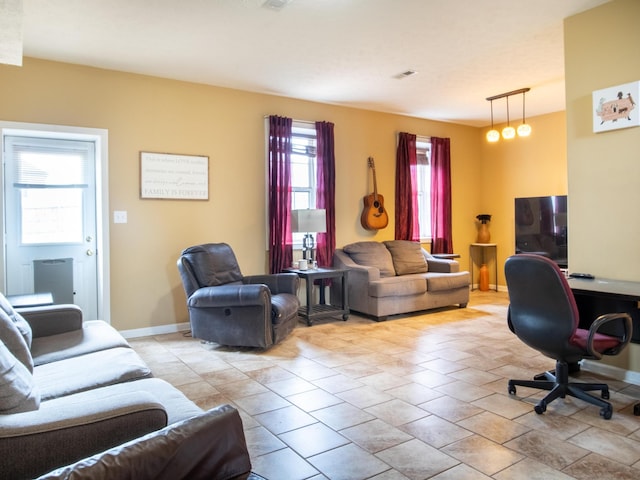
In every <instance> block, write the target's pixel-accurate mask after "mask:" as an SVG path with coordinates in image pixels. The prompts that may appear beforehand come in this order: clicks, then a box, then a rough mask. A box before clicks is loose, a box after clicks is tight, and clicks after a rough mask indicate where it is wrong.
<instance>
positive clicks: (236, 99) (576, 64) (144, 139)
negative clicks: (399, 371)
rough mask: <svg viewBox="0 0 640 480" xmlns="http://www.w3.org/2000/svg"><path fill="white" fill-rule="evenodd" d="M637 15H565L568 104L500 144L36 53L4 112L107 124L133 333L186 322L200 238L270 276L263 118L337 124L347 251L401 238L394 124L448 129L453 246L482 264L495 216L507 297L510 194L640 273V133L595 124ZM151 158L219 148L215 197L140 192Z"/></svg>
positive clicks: (622, 275) (581, 250)
mask: <svg viewBox="0 0 640 480" xmlns="http://www.w3.org/2000/svg"><path fill="white" fill-rule="evenodd" d="M637 18H640V5H639V4H638V2H636V1H634V0H616V1H613V2H609V3H606V4H604V5H602V6H600V7H597V8H595V9H593V10H590V11H587V12H584V13H582V14H579V15H576V16H575V17H571V18H569V19H567V20H566V21H565V68H566V79H565V82H566V110H565V111H558V112H555V113H550V114H546V115H541V116H537V117H532V118H528V122H529V123H530V124H531V126H532V128H533V132H534V134H532V136H531V137H530V138H529V139H527V140H526V141H519V142H517V143H516V142H513V143H505V142H501V143H499V144H497V145H489V144H487V143H486V142H485V140H484V136H485V133H486V131H487V130H488V127H484V128H476V127H469V126H464V125H457V124H454V123H444V122H436V121H432V120H425V119H420V118H414V117H407V116H402V115H393V114H386V113H380V112H373V111H367V110H359V109H355V108H348V107H342V106H336V105H328V104H321V103H314V102H307V101H302V100H295V99H290V98H285V97H281V96H275V95H264V94H258V93H251V92H246V91H241V90H234V89H229V88H220V87H213V86H207V85H202V84H196V83H187V82H180V81H176V80H167V79H162V78H156V77H151V76H143V75H135V74H129V73H124V72H119V71H115V70H104V69H99V68H93V67H88V66H83V65H75V64H65V63H59V62H52V61H47V60H40V59H34V58H28V57H27V58H25V59H24V65H23V66H22V67H19V68H18V67H12V66H6V65H2V66H0V85H2V88H1V89H0V105H2V114H1V116H2V120H4V121H10V122H25V123H32V124H48V125H70V126H77V127H90V128H103V129H108V132H109V170H108V180H109V183H108V197H109V206H108V208H109V213H110V214H111V212H113V211H120V210H122V211H127V212H128V223H126V224H111V225H110V226H109V244H110V279H109V280H110V281H109V285H110V302H109V304H110V314H109V318H108V320H110V322H111V324H112V325H113V326H114V327H115V328H117V329H118V330H120V331H123V332H127V331H136V332H149V333H155V332H158V333H162V332H164V331H171V330H163V329H164V328H165V327H167V326H169V327H170V328H172V329H173V330H179V329H181V328H184V327H185V325H186V324H187V322H188V314H187V309H186V305H185V298H184V292H183V290H182V286H181V283H180V278H179V275H178V271H177V269H176V260H177V258H178V256H179V254H180V252H181V250H182V249H183V248H185V247H187V246H189V245H195V244H198V243H204V242H227V243H229V244H231V245H232V246H233V248H234V250H235V252H236V254H237V256H238V258H239V259H240V264H241V267H242V270H243V272H244V273H246V274H251V273H260V272H264V271H265V268H266V264H267V261H266V258H267V252H266V249H265V245H266V233H265V231H264V225H265V201H264V198H265V194H264V186H265V155H264V116H265V115H270V114H277V115H285V116H289V117H292V118H296V119H300V120H309V121H319V120H324V121H330V122H333V123H334V124H335V133H336V168H337V174H336V183H337V185H336V204H337V205H339V206H340V208H339V209H338V211H337V212H336V230H337V238H336V243H337V245H339V246H341V245H345V244H348V243H351V242H354V241H359V240H371V239H374V240H391V239H393V228H392V225H393V222H394V209H393V191H394V172H395V147H396V133H397V132H399V131H409V132H414V133H417V134H420V135H427V136H431V135H432V136H440V137H449V138H451V145H452V155H451V160H452V190H453V242H454V249H455V251H456V253H459V254H460V255H461V257H460V259H459V261H460V263H461V266H462V267H464V268H466V266H467V265H468V264H469V253H468V249H469V244H470V243H471V242H473V241H474V239H475V235H476V227H475V222H474V219H475V217H476V215H477V214H479V213H490V214H492V224H491V234H492V241H493V242H495V243H497V244H498V246H499V248H498V263H499V266H500V268H499V269H498V270H499V274H498V286H499V287H500V289H501V290H503V291H504V290H505V280H504V275H503V273H502V268H501V266H502V265H503V264H504V261H505V259H506V258H507V257H508V256H509V255H511V254H512V253H514V245H513V238H514V226H513V218H514V212H513V199H514V198H515V197H526V196H538V195H559V194H568V196H569V231H570V232H571V233H570V236H569V251H570V254H569V255H570V259H569V262H570V265H569V268H570V270H571V271H586V272H591V273H593V274H594V275H596V276H599V277H604V278H616V279H621V280H632V281H640V270H638V268H637V266H638V265H640V251H639V250H638V248H637V246H636V241H635V240H636V239H637V238H638V235H639V234H640V221H639V220H638V219H637V215H634V213H635V210H634V208H633V206H634V205H638V204H640V191H639V190H638V189H637V185H636V184H637V181H636V179H637V178H638V173H639V172H638V169H640V164H639V163H638V162H637V154H636V150H637V145H639V144H640V143H639V140H640V130H639V129H637V128H635V129H623V130H617V131H613V132H608V133H601V134H594V133H592V130H591V94H592V92H593V91H594V90H597V89H600V88H604V87H609V86H613V85H619V84H623V83H626V82H630V81H636V80H638V78H639V77H640V64H639V63H638V58H637V55H636V54H635V45H637V44H638V41H639V40H640V37H639V36H640V33H639V32H638V29H637V28H635V24H634V21H635V20H636V19H637ZM603 25H606V26H610V27H608V28H604V27H603ZM603 31H604V32H603ZM605 65H606V66H610V65H614V66H615V68H605V67H604V66H605ZM520 86H522V85H515V86H514V88H517V87H520ZM492 93H495V92H487V94H492ZM140 151H153V152H175V153H183V154H193V155H207V156H208V157H209V162H210V163H209V165H210V189H209V192H210V193H209V200H208V201H206V202H199V201H188V202H187V201H157V200H144V199H140V195H139V189H140V188H139V168H140V165H139V154H140ZM611 152H614V153H611ZM369 156H373V157H375V159H376V167H377V173H378V189H379V191H380V192H381V193H383V194H384V195H385V199H386V200H387V202H388V203H387V209H388V211H389V212H390V215H391V218H390V226H389V227H387V228H386V229H384V230H382V231H380V232H378V233H377V234H372V233H371V232H368V231H365V230H364V229H362V228H361V227H360V226H359V222H358V220H359V216H360V210H361V202H362V197H363V195H365V194H367V193H368V189H369V183H368V173H369V172H368V169H367V164H366V159H367V157H369ZM109 216H110V215H109ZM613 364H614V365H616V366H618V367H620V368H621V369H623V370H626V371H631V372H636V373H637V372H640V349H638V347H637V345H631V346H630V347H629V348H628V349H627V353H626V354H625V355H621V356H620V357H619V358H618V359H617V360H616V361H615V362H614V363H613Z"/></svg>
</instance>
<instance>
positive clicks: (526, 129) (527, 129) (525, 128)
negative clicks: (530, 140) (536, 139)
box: [518, 123, 531, 137]
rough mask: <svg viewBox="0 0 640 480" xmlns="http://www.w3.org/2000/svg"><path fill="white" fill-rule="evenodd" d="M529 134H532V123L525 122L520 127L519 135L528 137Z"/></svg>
mask: <svg viewBox="0 0 640 480" xmlns="http://www.w3.org/2000/svg"><path fill="white" fill-rule="evenodd" d="M529 135H531V125H529V124H527V123H523V124H522V125H520V126H519V127H518V136H519V137H528V136H529Z"/></svg>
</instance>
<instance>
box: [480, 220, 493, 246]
mask: <svg viewBox="0 0 640 480" xmlns="http://www.w3.org/2000/svg"><path fill="white" fill-rule="evenodd" d="M490 241H491V232H490V231H489V224H488V223H481V224H480V226H479V227H478V238H477V243H489V242H490Z"/></svg>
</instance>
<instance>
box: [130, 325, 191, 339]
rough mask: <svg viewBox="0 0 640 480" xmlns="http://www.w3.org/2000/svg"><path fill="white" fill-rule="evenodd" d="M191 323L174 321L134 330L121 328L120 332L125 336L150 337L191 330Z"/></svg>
mask: <svg viewBox="0 0 640 480" xmlns="http://www.w3.org/2000/svg"><path fill="white" fill-rule="evenodd" d="M190 328H191V325H190V324H189V322H184V323H172V324H171V325H160V326H158V327H149V328H134V329H132V330H120V334H121V335H122V336H123V337H124V338H138V337H150V336H152V335H163V334H165V333H176V332H184V331H186V330H189V329H190Z"/></svg>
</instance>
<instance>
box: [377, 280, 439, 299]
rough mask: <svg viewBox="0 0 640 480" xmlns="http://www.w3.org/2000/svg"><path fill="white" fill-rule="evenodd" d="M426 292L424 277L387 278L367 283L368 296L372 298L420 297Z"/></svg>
mask: <svg viewBox="0 0 640 480" xmlns="http://www.w3.org/2000/svg"><path fill="white" fill-rule="evenodd" d="M426 291H427V282H426V281H425V276H424V275H410V276H408V275H405V276H402V277H395V276H394V277H387V278H381V279H380V280H376V281H373V282H370V283H369V295H370V296H372V297H402V296H406V295H420V294H423V293H425V292H426Z"/></svg>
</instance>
